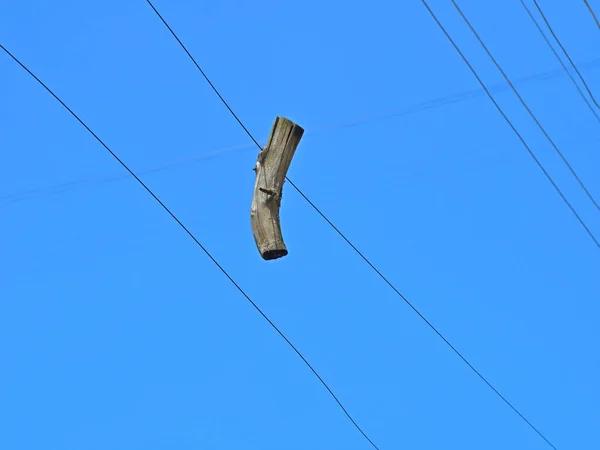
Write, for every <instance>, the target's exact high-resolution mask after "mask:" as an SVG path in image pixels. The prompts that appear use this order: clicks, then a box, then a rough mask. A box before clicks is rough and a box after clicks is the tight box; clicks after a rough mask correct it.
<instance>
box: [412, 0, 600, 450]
mask: <svg viewBox="0 0 600 450" xmlns="http://www.w3.org/2000/svg"><path fill="white" fill-rule="evenodd" d="M421 3H423V6H425V8H426V9H427V11H428V12H429V14H430V15H431V17H432V18H433V20H434V21H435V23H436V24H437V26H438V27H439V28H440V30H441V31H442V32H443V33H444V35H445V36H446V38H447V39H448V41H450V43H451V44H452V46H453V47H454V49H455V50H456V51H457V52H458V54H459V55H460V57H461V58H462V60H463V61H464V62H465V64H466V65H467V66H468V67H469V69H470V70H471V72H472V73H473V75H474V76H475V78H476V79H477V81H478V82H479V84H480V85H481V87H482V88H483V89H485V91H486V93H487V94H488V97H489V98H490V100H491V101H492V103H493V104H494V106H495V107H496V109H497V110H498V112H499V113H500V114H501V115H502V117H503V118H504V120H505V121H506V123H508V125H509V126H510V128H511V129H512V130H513V131H514V133H515V134H516V135H517V137H518V138H519V140H520V141H521V143H522V144H523V145H524V146H525V148H526V149H527V151H528V153H529V155H530V156H531V157H532V158H533V160H534V161H535V162H536V163H537V165H538V167H539V168H540V169H541V170H542V172H543V173H544V175H546V178H548V180H549V181H550V183H552V186H554V188H555V189H556V191H557V192H558V194H559V195H560V197H561V198H562V199H563V200H564V201H565V203H566V204H567V205H568V206H569V208H570V209H571V211H572V212H573V214H574V215H575V217H577V219H578V220H579V222H580V223H581V225H582V226H583V227H584V228H585V229H586V231H587V232H588V234H589V235H590V237H591V238H592V239H593V240H594V242H595V243H596V245H597V246H598V247H599V248H600V243H599V242H598V241H597V240H596V238H595V237H594V235H593V234H592V233H591V231H590V230H589V229H588V228H587V226H586V225H585V223H584V222H583V221H582V220H581V218H580V217H579V215H578V214H577V212H576V211H575V210H574V209H573V207H572V206H571V204H570V203H569V201H568V200H567V199H566V197H565V196H564V194H563V193H562V191H561V190H560V188H559V187H558V186H557V185H556V183H555V182H554V180H553V179H552V177H551V176H550V174H549V173H548V172H547V171H546V169H544V166H543V165H542V163H541V162H540V161H539V160H538V159H537V157H536V156H535V154H534V153H533V151H532V150H531V148H530V147H529V145H528V144H527V142H525V140H524V139H523V137H522V136H521V134H520V133H519V132H518V130H517V129H516V128H515V126H514V125H513V123H512V122H511V121H510V119H509V118H508V116H507V115H506V114H505V113H504V111H503V110H502V108H500V105H499V104H498V103H497V102H496V100H495V99H494V97H493V96H492V94H491V93H490V92H489V90H488V89H487V87H486V85H485V83H484V82H483V81H482V79H481V78H480V77H479V75H478V74H477V71H476V70H475V69H474V68H473V66H472V65H471V63H470V62H469V60H468V59H467V58H466V56H465V55H464V54H463V52H462V51H461V50H460V48H459V47H458V45H457V44H456V42H454V39H452V36H450V34H449V33H448V31H447V30H446V28H444V26H443V25H442V23H441V22H440V21H439V19H438V17H437V16H436V14H435V13H434V12H433V10H432V9H431V8H430V7H429V4H428V3H427V2H426V1H425V0H421ZM509 405H510V404H509ZM510 406H511V407H512V405H510ZM513 410H514V411H515V412H516V413H517V414H518V415H519V416H520V417H521V418H522V419H523V420H524V421H525V422H526V423H527V425H529V427H530V428H531V429H533V430H534V431H535V432H536V433H537V434H538V435H539V436H540V437H541V438H542V439H543V440H544V441H545V442H546V443H547V444H548V445H549V446H550V447H552V448H553V449H555V450H557V449H556V447H555V446H554V444H552V442H550V440H549V439H548V438H547V437H546V436H545V435H544V434H543V433H542V432H541V431H540V430H538V429H537V428H536V427H535V426H534V425H533V424H532V423H531V422H530V421H529V420H527V419H526V418H525V417H524V416H523V415H522V414H521V413H520V412H519V411H517V410H516V409H515V408H514V407H513Z"/></svg>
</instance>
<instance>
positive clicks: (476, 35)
mask: <svg viewBox="0 0 600 450" xmlns="http://www.w3.org/2000/svg"><path fill="white" fill-rule="evenodd" d="M451 1H452V4H453V5H454V7H455V8H456V10H457V11H458V13H459V14H460V16H461V17H462V19H463V20H464V21H465V23H466V24H467V26H468V27H469V29H470V30H471V32H472V33H473V34H474V35H475V37H476V38H477V41H478V42H479V43H480V44H481V46H482V47H483V49H484V50H485V52H486V53H487V55H488V56H489V57H490V59H491V60H492V62H493V63H494V65H495V66H496V67H497V68H498V70H499V71H500V73H501V74H502V76H503V77H504V79H505V80H506V82H507V83H508V85H509V86H510V88H511V89H512V91H513V92H514V93H515V95H516V96H517V98H518V99H519V101H520V102H521V104H522V105H523V107H524V108H525V109H526V110H527V112H528V113H529V115H530V116H531V118H532V119H533V121H534V122H535V124H536V125H537V126H538V128H539V129H540V130H541V131H542V133H543V134H544V136H545V137H546V139H547V140H548V142H550V144H551V145H552V147H553V148H554V150H556V153H558V156H560V158H561V159H562V161H563V162H564V163H565V165H566V166H567V167H568V169H569V171H570V172H571V174H572V175H573V176H574V177H575V179H576V180H577V182H578V183H579V186H581V189H583V191H584V192H585V193H586V195H587V196H588V198H589V199H590V200H591V201H592V203H593V204H594V206H595V207H596V209H597V210H598V211H599V212H600V205H598V203H597V202H596V200H595V199H594V197H593V196H592V194H591V193H590V191H589V190H588V189H587V187H586V186H585V184H583V181H582V180H581V178H579V175H577V173H576V172H575V169H573V167H572V166H571V164H569V161H567V158H565V156H564V155H563V153H562V152H561V151H560V149H559V148H558V146H557V145H556V144H555V143H554V141H553V140H552V138H551V137H550V135H549V134H548V133H547V132H546V130H545V129H544V127H543V126H542V124H541V123H540V121H539V120H538V119H537V117H536V116H535V115H534V114H533V111H531V109H530V108H529V106H527V103H525V100H524V99H523V97H521V94H519V91H517V88H515V86H514V85H513V84H512V82H511V81H510V79H509V78H508V75H506V72H504V70H503V69H502V67H501V66H500V64H498V61H496V58H494V56H493V55H492V53H491V52H490V50H489V49H488V48H487V46H486V45H485V43H484V42H483V40H482V39H481V37H480V36H479V34H478V33H477V31H475V28H474V27H473V25H472V24H471V22H469V19H467V17H466V16H465V15H464V13H463V12H462V10H461V9H460V7H459V6H458V4H457V3H456V1H455V0H451Z"/></svg>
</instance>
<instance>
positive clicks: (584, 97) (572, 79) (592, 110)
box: [521, 0, 600, 123]
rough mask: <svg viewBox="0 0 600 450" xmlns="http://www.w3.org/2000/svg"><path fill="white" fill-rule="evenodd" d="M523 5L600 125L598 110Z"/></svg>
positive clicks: (525, 6)
mask: <svg viewBox="0 0 600 450" xmlns="http://www.w3.org/2000/svg"><path fill="white" fill-rule="evenodd" d="M521 5H523V8H525V11H527V15H528V16H529V18H530V19H531V21H532V22H533V24H534V25H535V27H536V28H537V30H538V31H539V32H540V34H541V35H542V37H543V38H544V41H545V42H546V44H547V45H548V47H549V48H550V50H552V53H553V54H554V56H555V57H556V59H557V60H558V62H559V63H560V65H561V66H562V68H563V70H564V71H565V73H566V74H567V75H568V76H569V78H570V79H571V82H572V83H573V85H574V86H575V88H576V89H577V92H579V95H580V96H581V98H582V99H583V101H584V102H585V104H586V105H587V107H588V108H589V110H590V111H591V112H592V114H593V115H594V117H596V120H597V121H598V123H600V117H599V116H598V113H597V112H596V110H595V109H594V107H593V106H592V104H591V103H590V101H589V100H588V99H587V97H586V96H585V94H584V93H583V91H582V90H581V88H580V87H579V84H577V81H575V78H574V77H573V75H571V72H569V69H567V66H566V65H565V63H564V62H563V60H562V59H561V57H560V55H559V54H558V52H557V51H556V50H555V49H554V47H553V46H552V43H551V42H550V39H548V38H547V37H546V34H545V33H544V31H543V30H542V27H541V26H540V24H539V23H538V21H537V20H536V18H535V17H534V15H533V14H532V12H531V10H530V9H529V8H528V7H527V5H526V4H525V2H524V1H523V0H521Z"/></svg>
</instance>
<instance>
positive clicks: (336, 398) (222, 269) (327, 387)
mask: <svg viewBox="0 0 600 450" xmlns="http://www.w3.org/2000/svg"><path fill="white" fill-rule="evenodd" d="M0 49H2V50H4V52H6V53H7V54H8V56H10V57H11V58H12V59H13V60H14V61H15V62H16V63H17V64H19V65H20V66H21V67H22V68H23V69H24V70H25V71H26V72H27V73H28V74H29V75H31V76H32V77H33V78H34V79H35V80H36V81H37V82H38V83H39V84H40V85H41V86H42V87H43V88H44V89H45V90H46V91H47V92H48V93H49V94H50V95H52V97H54V98H55V99H56V100H57V101H58V102H59V103H60V104H61V105H62V106H63V107H64V108H65V109H66V110H67V111H68V112H69V113H71V115H72V116H73V117H74V118H75V119H77V121H78V122H79V123H80V124H81V125H82V126H83V127H84V128H85V129H86V130H87V131H88V132H89V133H90V134H91V135H92V136H93V137H94V138H95V139H96V140H97V141H98V142H99V143H100V144H101V145H102V147H104V148H105V150H106V151H107V152H108V153H110V155H111V156H112V157H113V158H114V159H115V160H116V161H117V162H118V163H119V164H120V165H121V166H122V167H123V168H124V169H125V170H126V171H127V172H128V173H129V175H131V176H132V177H133V178H134V179H135V180H136V181H137V182H138V183H139V184H140V185H141V186H142V187H143V188H144V189H145V190H146V192H148V194H150V195H151V196H152V197H153V198H154V200H156V202H158V204H159V205H160V206H161V207H162V208H163V209H164V210H165V211H166V212H167V214H169V215H170V216H171V218H172V219H173V220H174V221H175V222H177V224H178V225H179V226H180V227H181V228H182V229H183V231H185V232H186V233H187V235H188V236H189V237H190V238H192V240H193V241H194V242H195V243H196V245H197V246H198V247H200V249H202V251H203V252H204V253H205V254H206V256H208V257H209V258H210V260H211V261H212V262H213V263H214V264H215V265H216V266H217V267H218V268H219V270H220V271H221V272H222V273H223V274H224V275H225V276H226V277H227V279H228V280H229V281H230V282H231V283H232V284H233V285H234V286H235V287H236V289H237V290H238V291H239V292H240V293H241V294H242V295H243V296H244V297H245V298H246V300H248V302H250V304H251V305H252V306H253V307H254V309H256V311H257V312H258V313H259V314H260V315H261V316H262V317H263V319H265V320H266V321H267V323H268V324H269V325H270V326H271V328H273V330H275V331H276V332H277V334H279V336H281V338H282V339H283V340H284V341H285V342H286V343H287V344H288V345H289V346H290V347H291V349H292V350H294V352H295V353H296V354H297V355H298V356H299V357H300V359H301V360H302V361H303V362H304V364H306V366H307V367H308V368H309V369H310V371H311V372H312V373H313V374H314V375H315V376H316V377H317V379H318V380H319V381H320V382H321V384H322V385H323V386H324V387H325V389H327V392H329V394H330V395H331V397H333V399H334V400H335V402H336V403H337V404H338V406H339V407H340V408H341V409H342V411H343V412H344V414H346V416H347V417H348V419H350V421H351V422H352V424H353V425H354V426H355V427H356V428H357V429H358V431H360V433H361V434H362V435H363V437H364V438H365V439H366V440H367V441H368V442H369V443H370V444H371V445H372V446H373V448H375V449H376V450H379V448H378V447H377V446H376V445H375V444H374V443H373V441H371V439H369V437H368V436H367V435H366V433H365V432H364V431H363V430H362V428H361V427H360V426H359V425H358V423H356V421H355V420H354V419H353V418H352V416H351V415H350V413H349V412H348V410H346V408H345V407H344V405H343V404H342V402H341V401H340V400H339V399H338V397H337V396H336V395H335V394H334V392H333V391H332V390H331V388H330V387H329V386H328V385H327V383H326V382H325V380H323V378H321V376H320V375H319V374H318V373H317V371H316V370H315V368H314V367H313V366H312V365H311V364H310V363H309V362H308V360H307V359H306V358H305V357H304V355H303V354H302V353H301V352H300V350H298V349H297V348H296V346H295V345H294V344H292V342H291V341H290V340H289V339H288V338H287V336H286V335H285V334H283V332H282V331H281V330H280V329H279V328H278V327H277V325H275V324H274V323H273V322H272V321H271V319H269V317H268V316H267V315H266V314H265V313H264V312H263V311H262V309H261V308H260V307H259V306H258V305H257V304H256V303H254V301H253V300H252V299H251V298H250V296H249V295H248V294H247V293H246V291H244V290H243V289H242V288H241V287H240V285H239V284H237V283H236V281H235V280H234V279H233V278H232V277H231V275H229V273H228V272H227V271H226V270H225V269H224V268H223V266H222V265H221V264H219V262H218V261H217V260H216V259H215V258H214V257H213V256H212V254H211V253H210V252H209V251H208V250H207V249H206V247H204V246H203V245H202V243H200V241H199V240H198V238H196V236H194V234H193V233H192V232H191V231H190V229H189V228H187V227H186V226H185V225H184V224H183V222H181V221H180V220H179V219H178V218H177V216H176V215H175V213H173V212H172V211H171V210H170V209H169V207H168V206H167V205H166V204H165V203H163V201H162V200H161V199H160V198H159V197H158V196H157V195H156V194H155V193H154V192H153V191H152V190H151V189H150V188H149V187H148V186H147V185H146V184H145V183H144V182H143V181H142V180H141V179H140V178H139V177H138V176H137V175H136V174H135V173H134V172H133V170H131V169H130V168H129V166H128V165H127V164H125V163H124V162H123V161H122V160H121V159H120V158H119V157H118V156H117V154H116V153H114V152H113V151H112V150H111V149H110V148H109V147H108V145H106V144H105V143H104V141H103V140H102V139H100V138H99V137H98V135H97V134H96V133H94V132H93V131H92V129H91V128H90V127H88V126H87V124H86V123H85V122H84V121H83V120H82V119H81V118H80V117H79V116H78V115H77V114H76V113H75V112H73V110H72V109H71V108H69V107H68V106H67V105H66V103H65V102H63V101H62V100H61V99H60V98H59V97H58V96H57V95H56V94H55V93H54V92H53V91H52V90H51V89H50V88H49V87H48V86H46V84H44V82H43V81H42V80H40V79H39V78H38V77H37V76H36V75H35V74H34V73H33V72H32V71H31V70H29V69H28V68H27V67H26V66H25V65H24V64H23V63H22V62H21V61H19V59H17V57H16V56H14V55H13V54H12V53H11V52H9V51H8V50H7V49H6V48H5V47H4V46H3V45H2V44H0Z"/></svg>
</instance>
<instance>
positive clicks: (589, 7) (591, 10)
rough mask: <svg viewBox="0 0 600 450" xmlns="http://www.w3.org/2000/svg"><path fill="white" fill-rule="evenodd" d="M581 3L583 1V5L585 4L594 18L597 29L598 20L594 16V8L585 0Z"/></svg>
mask: <svg viewBox="0 0 600 450" xmlns="http://www.w3.org/2000/svg"><path fill="white" fill-rule="evenodd" d="M583 3H585V6H587V8H588V9H589V10H590V14H591V15H592V17H593V18H594V21H595V22H596V25H598V29H600V21H598V18H597V17H596V14H595V13H594V10H593V9H592V7H591V5H590V4H589V2H588V1H587V0H583Z"/></svg>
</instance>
